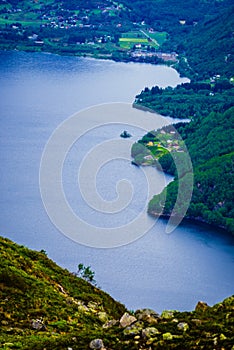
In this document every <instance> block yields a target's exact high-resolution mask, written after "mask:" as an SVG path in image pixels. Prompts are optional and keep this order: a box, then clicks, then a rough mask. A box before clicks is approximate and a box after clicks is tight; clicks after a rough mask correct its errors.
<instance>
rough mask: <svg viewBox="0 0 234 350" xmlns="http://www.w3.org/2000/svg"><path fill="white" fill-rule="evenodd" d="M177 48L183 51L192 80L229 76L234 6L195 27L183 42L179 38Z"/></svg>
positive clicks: (233, 65) (233, 61)
mask: <svg viewBox="0 0 234 350" xmlns="http://www.w3.org/2000/svg"><path fill="white" fill-rule="evenodd" d="M178 49H179V51H180V52H182V51H184V52H185V55H186V57H187V59H188V63H189V66H190V67H191V69H192V76H193V78H194V79H196V80H201V79H207V78H210V77H213V76H217V75H218V76H222V77H226V78H228V79H230V78H232V77H233V74H234V6H230V7H229V8H228V9H227V10H225V11H221V12H220V13H219V15H218V16H215V17H212V18H210V19H209V20H206V21H205V22H204V23H202V24H201V23H199V24H198V25H197V26H195V27H194V29H193V31H192V32H191V33H190V34H189V35H188V36H187V37H186V38H185V39H183V42H182V41H181V44H180V45H179V47H178Z"/></svg>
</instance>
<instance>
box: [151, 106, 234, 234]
mask: <svg viewBox="0 0 234 350" xmlns="http://www.w3.org/2000/svg"><path fill="white" fill-rule="evenodd" d="M177 129H178V131H179V133H180V135H181V136H182V137H183V139H184V140H185V143H186V146H187V148H188V151H189V154H190V157H191V159H192V162H193V174H194V188H193V196H192V199H191V203H190V206H189V209H188V212H187V214H186V217H187V218H192V219H197V220H201V221H204V222H207V223H209V224H212V225H215V226H219V227H223V228H225V229H227V230H228V231H230V232H231V233H233V234H234V211H233V192H234V180H233V179H234V176H233V175H234V152H233V149H234V141H233V140H234V107H232V108H230V109H229V110H227V111H226V112H225V113H223V114H222V113H214V112H212V113H210V114H209V115H208V116H206V117H204V118H202V119H200V120H196V119H195V121H192V122H191V123H189V124H188V125H186V126H185V125H178V126H177ZM152 141H153V139H152ZM173 152H176V150H174V151H173ZM178 155H180V154H178ZM159 162H160V163H161V164H162V167H163V169H164V170H165V171H167V172H170V173H173V174H175V168H173V166H172V163H173V160H172V158H171V157H168V155H166V156H162V157H161V159H159ZM186 176H189V174H187V175H185V176H184V179H183V178H182V179H180V181H185V182H186ZM177 189H178V180H177V179H176V180H175V181H173V182H172V183H170V184H169V185H168V187H167V200H166V203H165V207H164V211H163V213H164V214H165V215H171V213H172V210H173V207H174V204H175V201H176V197H177ZM164 192H165V191H164ZM164 192H163V193H161V194H160V195H158V196H155V197H154V198H153V199H152V200H151V201H150V203H149V208H148V210H149V213H151V214H153V215H157V212H158V206H159V203H160V201H161V198H162V196H163V195H164ZM178 210H179V208H178ZM174 215H175V213H174Z"/></svg>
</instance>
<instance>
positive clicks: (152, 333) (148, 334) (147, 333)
mask: <svg viewBox="0 0 234 350" xmlns="http://www.w3.org/2000/svg"><path fill="white" fill-rule="evenodd" d="M158 334H160V332H159V331H158V330H157V328H155V327H147V328H145V329H143V330H142V337H143V338H148V339H149V338H153V337H156V336H157V335H158Z"/></svg>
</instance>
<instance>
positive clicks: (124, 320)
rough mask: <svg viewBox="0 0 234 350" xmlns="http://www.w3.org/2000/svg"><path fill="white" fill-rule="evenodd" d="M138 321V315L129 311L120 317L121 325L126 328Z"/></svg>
mask: <svg viewBox="0 0 234 350" xmlns="http://www.w3.org/2000/svg"><path fill="white" fill-rule="evenodd" d="M136 321H137V319H136V317H134V316H132V315H129V314H128V313H127V312H125V314H123V316H122V317H121V319H120V325H121V327H123V328H125V327H128V326H131V324H133V323H134V322H136Z"/></svg>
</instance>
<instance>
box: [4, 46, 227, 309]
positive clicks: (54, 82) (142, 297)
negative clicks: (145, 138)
mask: <svg viewBox="0 0 234 350" xmlns="http://www.w3.org/2000/svg"><path fill="white" fill-rule="evenodd" d="M183 81H186V80H182V79H181V78H180V77H179V75H178V73H177V72H176V71H175V70H173V69H171V68H168V67H164V66H153V65H146V64H134V63H127V64H126V63H115V62H112V61H97V60H93V59H84V58H75V57H60V56H56V55H51V54H35V53H34V54H26V53H22V52H1V53H0V83H1V95H0V119H1V128H0V133H1V141H0V142H1V152H0V160H1V183H0V186H1V187H0V190H1V201H0V212H1V220H0V229H1V234H2V235H3V236H6V237H8V238H10V239H12V240H14V241H16V242H18V243H20V244H24V245H26V246H28V247H30V248H33V249H37V250H40V249H44V250H46V252H47V254H48V256H49V257H50V258H52V259H53V260H55V261H56V262H57V263H58V264H60V265H61V266H64V267H66V268H68V269H69V270H70V271H76V268H77V265H78V264H79V263H80V262H82V263H84V264H85V265H91V267H92V269H93V270H95V272H96V280H97V281H98V284H99V285H100V286H101V287H102V288H103V289H104V290H105V291H107V292H109V293H110V294H111V295H112V296H113V297H114V298H116V299H117V300H120V301H121V302H123V303H124V304H126V306H127V307H128V308H130V309H136V308H138V307H151V308H154V309H156V310H157V311H161V310H162V309H170V308H172V309H175V308H176V309H179V310H186V309H187V310H191V309H193V308H194V307H195V305H196V302H197V301H198V300H204V301H206V302H208V303H209V304H214V303H216V302H218V301H220V300H222V299H223V298H225V297H227V296H229V295H231V294H232V293H233V285H234V276H233V256H234V241H233V238H231V237H229V236H228V235H226V234H224V233H223V232H222V231H219V230H214V229H211V228H208V227H207V226H203V225H195V224H188V223H186V224H183V225H181V226H180V227H179V228H177V229H176V231H175V232H173V234H171V235H166V234H165V227H166V223H165V221H163V220H162V221H160V220H159V221H158V222H157V223H156V225H155V226H154V227H153V229H151V230H150V232H148V233H147V234H146V235H145V236H143V237H142V238H141V239H139V240H137V241H135V242H134V243H132V244H129V245H126V246H123V247H120V248H113V249H95V248H89V247H85V246H82V245H80V244H77V243H75V242H73V241H71V240H69V239H68V238H67V237H65V236H64V235H63V234H61V233H60V232H59V231H58V230H57V229H56V228H55V227H54V226H53V224H52V223H51V221H50V220H49V218H48V216H47V214H46V212H45V209H44V206H43V204H42V201H41V197H40V190H39V179H38V177H39V166H40V159H41V155H42V152H43V149H44V147H45V144H46V142H47V140H48V138H49V137H50V135H51V133H52V132H53V131H54V130H55V128H56V127H57V126H58V125H59V124H60V123H61V122H63V121H64V120H66V119H67V118H68V117H69V116H70V115H72V114H73V113H75V112H77V111H79V110H81V109H83V108H86V107H89V106H92V105H95V104H100V103H108V102H129V103H131V102H132V101H133V100H134V97H135V95H136V94H138V93H140V91H141V90H142V89H143V88H144V87H145V86H152V85H155V84H157V85H159V86H162V87H165V86H167V85H171V86H175V85H177V84H178V83H181V82H183ZM139 113H144V112H139ZM152 118H156V115H152ZM168 121H169V119H166V118H165V123H168ZM122 130H123V128H122V126H121V125H115V126H112V127H110V128H109V129H108V130H107V129H105V128H104V129H102V131H101V132H97V130H96V131H95V130H94V131H93V132H92V133H91V134H90V135H89V142H88V143H87V140H85V139H83V141H82V139H81V140H80V142H81V146H82V147H81V148H82V152H83V153H82V152H79V154H77V153H76V152H75V147H74V149H73V150H71V151H72V152H73V153H72V152H71V154H70V155H69V157H70V158H69V157H68V158H67V160H66V164H65V165H66V167H65V169H64V179H65V180H64V187H65V191H66V193H67V196H68V199H69V202H70V203H71V204H72V206H74V210H77V211H79V213H81V214H82V215H83V217H84V219H89V220H91V222H92V223H94V224H96V225H99V226H102V225H103V218H102V217H101V216H100V215H99V214H97V213H92V215H91V214H90V208H88V209H87V208H86V206H85V203H82V200H80V199H79V200H78V198H79V193H78V192H77V188H76V182H75V181H74V178H76V176H77V166H78V165H77V164H78V163H79V161H80V160H81V159H82V154H83V155H84V154H85V152H87V150H88V149H89V148H90V147H91V145H92V144H93V145H95V142H103V141H105V140H107V139H108V138H109V137H118V135H119V134H120V132H121V131H122ZM131 132H132V133H133V134H134V140H137V139H138V138H139V137H140V136H141V135H142V131H141V130H137V129H133V130H131ZM91 140H92V141H91ZM82 142H83V143H82ZM87 144H88V146H87ZM81 148H79V149H81ZM75 159H76V160H77V163H76V162H74V160H75ZM74 164H75V165H74ZM147 172H148V174H149V176H155V177H157V182H158V188H157V190H160V188H163V186H164V185H165V183H167V182H168V181H170V178H169V177H165V176H164V175H163V174H161V173H156V170H155V169H152V168H148V169H147ZM123 177H124V178H128V179H129V181H131V182H132V184H133V186H134V189H135V190H134V196H133V202H132V206H131V207H129V212H128V213H127V214H126V213H123V214H122V216H121V215H120V216H118V217H116V218H115V219H114V220H111V222H109V221H108V219H107V221H106V222H105V223H104V224H105V225H106V226H108V225H115V224H119V223H122V222H125V220H129V218H130V217H131V215H132V216H134V215H136V214H137V213H138V211H139V210H141V208H142V206H143V202H144V198H145V178H144V175H143V174H142V172H141V171H140V169H138V168H134V167H133V166H131V165H130V164H129V162H127V163H126V162H124V161H121V160H116V161H115V162H114V163H113V164H107V165H106V166H105V167H104V168H103V169H101V170H100V172H99V174H98V177H97V188H98V191H99V192H100V194H101V195H102V196H103V197H104V198H105V199H106V200H111V199H113V198H115V196H116V191H115V184H116V182H117V181H118V180H119V178H123ZM142 200H143V202H142ZM148 220H149V221H152V220H153V219H152V218H150V217H149V218H148ZM217 285H218V288H217Z"/></svg>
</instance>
